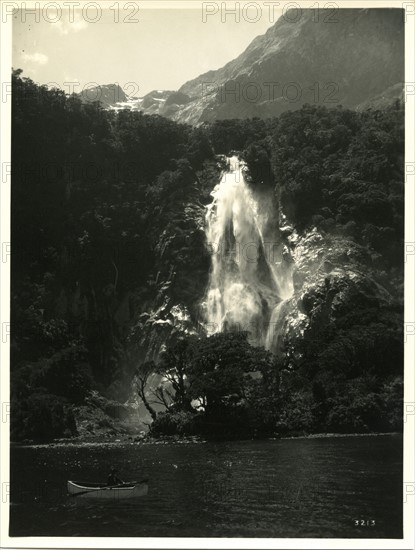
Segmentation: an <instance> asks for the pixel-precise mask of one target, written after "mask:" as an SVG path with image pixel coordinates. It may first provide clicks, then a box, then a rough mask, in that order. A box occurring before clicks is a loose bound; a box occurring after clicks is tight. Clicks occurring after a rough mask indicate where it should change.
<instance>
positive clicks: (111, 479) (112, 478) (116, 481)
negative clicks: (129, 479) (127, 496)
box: [107, 468, 124, 485]
mask: <svg viewBox="0 0 415 550" xmlns="http://www.w3.org/2000/svg"><path fill="white" fill-rule="evenodd" d="M117 474H118V472H117V469H116V468H112V470H111V472H110V474H109V476H108V480H107V485H121V483H124V482H123V480H122V479H120V478H119V477H118V476H117Z"/></svg>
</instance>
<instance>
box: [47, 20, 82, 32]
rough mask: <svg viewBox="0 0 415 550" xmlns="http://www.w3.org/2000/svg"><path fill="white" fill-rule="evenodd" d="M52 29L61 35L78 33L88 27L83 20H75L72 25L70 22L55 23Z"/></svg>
mask: <svg viewBox="0 0 415 550" xmlns="http://www.w3.org/2000/svg"><path fill="white" fill-rule="evenodd" d="M52 24H53V27H54V28H55V29H56V30H57V31H59V32H60V33H61V34H69V33H70V32H80V31H83V30H85V29H86V28H87V27H88V23H87V22H86V21H85V20H84V19H75V20H74V21H73V22H72V23H71V22H70V21H62V20H59V21H56V23H52Z"/></svg>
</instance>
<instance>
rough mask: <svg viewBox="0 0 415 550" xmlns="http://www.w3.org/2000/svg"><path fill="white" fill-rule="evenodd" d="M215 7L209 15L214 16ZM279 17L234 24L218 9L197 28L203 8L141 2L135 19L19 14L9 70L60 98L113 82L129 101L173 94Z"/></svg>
mask: <svg viewBox="0 0 415 550" xmlns="http://www.w3.org/2000/svg"><path fill="white" fill-rule="evenodd" d="M116 4H117V3H115V5H116ZM131 4H134V3H131ZM214 5H215V3H213V2H212V3H211V6H212V8H208V9H211V10H212V12H213V11H214V9H215V8H214V7H213V6H214ZM216 5H217V6H219V4H216ZM257 5H258V4H257ZM117 15H118V19H119V21H118V22H116V19H117ZM279 15H280V14H279V13H277V12H276V13H275V14H273V15H271V14H270V13H269V12H268V11H267V12H265V11H257V12H256V13H255V11H253V9H252V10H251V11H248V10H247V11H245V12H244V11H242V9H241V11H240V13H239V19H240V20H239V22H237V21H236V20H235V19H236V18H235V15H232V14H226V13H220V10H219V11H218V13H216V14H215V13H212V14H210V13H209V14H207V15H205V21H203V20H202V17H203V14H202V9H201V4H200V5H199V6H198V7H197V8H193V9H190V8H186V9H165V8H163V9H153V8H151V9H149V8H148V9H147V8H145V7H144V8H143V7H142V5H141V3H140V6H139V11H138V12H135V13H134V12H133V10H132V9H131V10H129V11H128V10H125V11H123V9H121V10H120V11H119V13H118V14H117V12H116V11H115V9H114V10H109V9H106V10H102V11H101V13H98V12H97V11H93V10H92V9H91V10H90V11H88V12H87V13H86V15H85V14H83V13H82V11H81V10H74V12H73V18H72V21H71V20H70V13H69V11H68V10H66V9H65V10H62V12H61V13H59V12H56V11H52V10H49V11H48V12H46V13H42V12H41V13H40V14H37V15H34V14H31V13H25V12H24V11H22V10H19V11H17V12H16V13H15V14H14V16H13V49H12V55H13V67H14V68H15V69H17V68H20V69H23V76H28V77H30V78H32V79H33V80H34V81H35V82H38V83H40V84H47V83H50V82H54V83H56V84H57V85H58V86H59V87H60V88H62V89H65V90H66V91H69V88H70V86H71V85H70V84H65V83H68V82H74V83H75V84H73V85H72V86H73V91H75V92H80V91H81V90H82V89H83V88H84V87H89V86H92V85H93V84H94V83H96V84H110V83H114V82H117V83H118V84H119V85H120V86H121V87H122V88H123V89H124V91H125V92H126V93H127V95H132V96H138V97H141V96H143V95H145V94H146V93H148V92H150V91H151V90H177V89H178V88H179V87H180V86H181V85H182V84H184V83H185V82H186V81H188V80H190V79H192V78H195V77H197V76H199V75H200V74H202V73H204V72H206V71H209V70H212V69H218V68H220V67H222V66H223V65H224V64H226V63H227V62H228V61H231V60H232V59H234V58H235V57H237V56H238V55H239V54H240V53H242V51H243V50H244V49H245V48H246V47H247V46H248V45H249V44H250V42H251V41H252V40H253V39H254V38H255V37H256V36H258V35H261V34H264V32H265V31H266V30H267V29H268V28H269V27H270V26H272V24H273V20H276V19H278V16H279ZM95 17H96V18H97V21H96V22H93V21H92V20H93V19H94V18H95ZM98 17H99V19H98ZM126 18H129V19H131V22H126V21H125V19H126ZM54 20H56V22H53V21H54Z"/></svg>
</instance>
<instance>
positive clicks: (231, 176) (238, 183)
mask: <svg viewBox="0 0 415 550" xmlns="http://www.w3.org/2000/svg"><path fill="white" fill-rule="evenodd" d="M228 165H229V170H228V171H227V172H226V173H225V174H224V175H223V177H222V179H221V181H220V183H219V184H218V185H217V186H216V187H215V189H214V190H213V192H212V197H213V200H212V203H211V204H210V205H209V206H208V207H207V212H206V225H205V227H206V229H205V231H206V240H207V243H208V246H209V249H210V253H211V257H212V267H211V273H210V279H209V285H208V289H207V293H206V300H205V302H204V304H203V306H204V314H205V320H206V328H207V331H208V333H209V334H213V333H215V332H218V331H226V330H246V331H248V332H249V333H250V338H251V340H252V341H253V343H255V344H256V345H263V346H266V347H267V348H268V349H271V350H273V351H274V350H275V346H276V345H277V344H276V342H277V341H278V338H276V337H275V332H276V330H279V329H281V319H280V315H281V312H283V307H282V304H284V301H285V300H287V299H288V298H289V297H290V296H291V294H292V284H291V276H290V271H291V265H290V264H289V263H288V262H286V261H284V257H283V256H284V254H283V251H284V248H285V249H286V247H284V245H283V243H282V242H281V240H280V238H279V231H278V219H276V218H277V215H276V214H275V207H274V206H273V204H272V196H271V194H270V192H268V193H265V194H264V193H262V194H259V193H258V194H256V195H258V196H256V195H255V194H254V193H253V192H252V191H251V189H250V188H249V187H248V185H247V184H246V181H245V177H244V171H245V169H246V167H245V165H244V163H243V162H241V161H239V160H238V158H237V157H236V156H233V157H230V158H228Z"/></svg>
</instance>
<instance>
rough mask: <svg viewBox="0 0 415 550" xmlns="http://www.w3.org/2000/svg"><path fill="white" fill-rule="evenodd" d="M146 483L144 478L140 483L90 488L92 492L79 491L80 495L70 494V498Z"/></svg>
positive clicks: (89, 490)
mask: <svg viewBox="0 0 415 550" xmlns="http://www.w3.org/2000/svg"><path fill="white" fill-rule="evenodd" d="M147 481H148V478H145V479H143V480H141V481H129V482H128V483H127V482H124V483H120V484H118V485H104V486H103V487H97V488H96V489H95V488H92V487H91V489H92V490H91V489H88V490H87V491H81V492H80V493H71V494H70V496H71V497H80V496H81V495H86V494H87V493H94V492H95V491H108V490H109V489H119V488H122V487H134V486H135V485H139V484H140V483H147Z"/></svg>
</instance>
